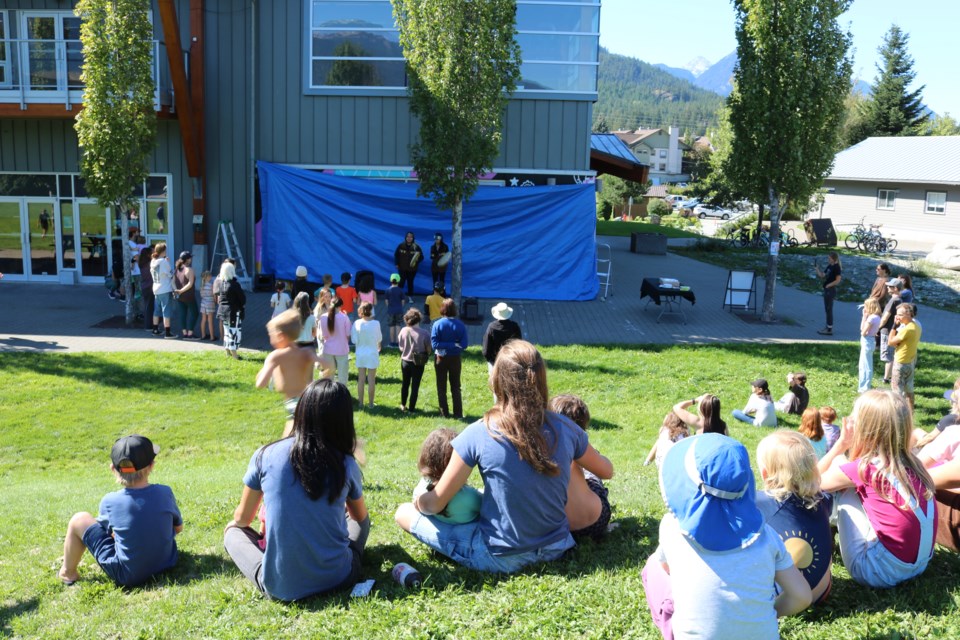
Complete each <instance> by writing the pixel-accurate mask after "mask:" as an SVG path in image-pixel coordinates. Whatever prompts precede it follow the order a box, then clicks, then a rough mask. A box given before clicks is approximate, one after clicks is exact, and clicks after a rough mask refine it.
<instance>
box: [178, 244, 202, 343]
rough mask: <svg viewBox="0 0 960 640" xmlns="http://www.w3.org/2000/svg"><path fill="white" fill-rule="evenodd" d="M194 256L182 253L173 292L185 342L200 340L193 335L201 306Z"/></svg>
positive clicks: (186, 252)
mask: <svg viewBox="0 0 960 640" xmlns="http://www.w3.org/2000/svg"><path fill="white" fill-rule="evenodd" d="M191 265H193V254H191V253H190V252H189V251H181V252H180V257H179V258H178V259H177V265H176V267H177V270H176V274H175V275H174V279H173V282H174V286H175V287H176V288H175V289H174V291H173V293H174V295H175V296H176V299H177V308H178V309H179V310H180V314H179V315H180V331H181V334H182V335H181V337H182V338H183V339H184V340H199V338H198V337H197V336H195V335H194V334H193V327H194V325H196V324H197V317H198V316H199V315H200V306H199V304H198V303H197V275H196V272H194V270H193V266H191Z"/></svg>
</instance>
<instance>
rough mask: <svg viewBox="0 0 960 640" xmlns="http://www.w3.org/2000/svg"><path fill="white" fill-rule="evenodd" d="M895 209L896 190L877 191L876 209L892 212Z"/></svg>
mask: <svg viewBox="0 0 960 640" xmlns="http://www.w3.org/2000/svg"><path fill="white" fill-rule="evenodd" d="M896 208H897V190H896V189H877V209H883V210H886V211H893V210H894V209H896Z"/></svg>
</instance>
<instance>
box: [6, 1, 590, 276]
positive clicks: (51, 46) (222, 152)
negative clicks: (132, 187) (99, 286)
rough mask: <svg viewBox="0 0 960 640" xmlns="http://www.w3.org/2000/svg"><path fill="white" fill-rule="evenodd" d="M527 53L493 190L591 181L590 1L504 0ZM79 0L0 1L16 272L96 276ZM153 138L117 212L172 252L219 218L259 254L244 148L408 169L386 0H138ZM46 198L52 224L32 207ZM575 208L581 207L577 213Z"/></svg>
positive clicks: (11, 253)
mask: <svg viewBox="0 0 960 640" xmlns="http://www.w3.org/2000/svg"><path fill="white" fill-rule="evenodd" d="M516 5H517V9H516V20H517V22H516V25H517V31H518V33H517V41H518V43H519V44H520V47H521V54H522V60H523V64H522V67H521V76H522V78H521V80H520V82H519V86H518V89H517V91H516V93H514V94H513V96H511V100H510V101H509V103H508V105H507V108H506V111H505V116H504V121H503V137H502V140H501V145H500V153H499V156H498V157H497V158H496V160H495V161H494V168H493V171H492V172H491V174H490V175H488V176H486V177H487V178H488V180H487V181H486V184H487V185H488V186H492V187H499V188H514V187H522V186H525V185H564V184H575V183H576V184H582V183H589V182H592V181H593V179H594V176H595V173H594V171H593V170H592V169H591V168H590V125H591V122H592V120H593V103H594V102H595V101H596V100H597V68H598V51H599V42H598V41H599V30H600V3H599V2H597V1H596V0H517V3H516ZM75 6H76V0H4V2H3V4H2V5H0V243H2V246H0V271H3V272H4V273H5V274H6V276H7V277H8V278H10V279H12V280H28V281H37V282H60V281H63V282H98V281H102V279H103V277H104V276H105V275H106V274H107V273H108V272H109V271H110V269H111V265H112V262H113V261H112V253H113V252H114V250H115V249H114V248H115V247H119V241H120V239H119V238H118V237H117V236H118V226H117V224H116V221H117V219H118V218H117V216H118V215H119V212H111V211H109V210H105V209H103V208H102V207H98V206H97V205H96V204H95V203H94V202H93V200H92V199H90V198H89V195H88V194H87V193H86V191H85V189H84V186H83V183H82V181H81V180H80V179H79V175H78V174H79V157H80V151H79V146H78V144H77V137H76V134H75V132H74V130H73V120H74V118H75V116H76V113H77V112H78V110H79V108H80V107H81V104H80V103H81V101H82V89H83V87H82V84H81V81H80V75H79V71H80V66H81V64H82V51H81V47H80V42H79V26H80V22H79V19H78V18H76V17H75V16H74V14H73V8H74V7H75ZM150 6H151V18H152V21H153V24H154V42H153V46H154V51H155V54H154V64H153V70H154V78H155V79H156V82H157V89H156V96H157V98H156V105H155V106H156V110H157V118H158V144H157V148H156V150H155V151H154V153H153V155H152V157H151V159H150V163H149V164H150V167H149V168H150V178H149V179H148V180H147V181H146V183H145V184H144V185H142V188H141V189H139V190H138V194H139V197H140V203H139V206H138V207H137V209H136V210H135V211H132V212H128V214H129V215H131V217H132V218H133V219H134V224H137V225H138V226H139V227H140V228H141V230H142V231H143V232H144V233H145V235H146V237H147V239H148V240H149V241H150V242H159V241H164V242H166V243H167V244H168V246H169V252H170V254H171V255H176V254H177V253H179V252H180V251H181V250H183V249H191V250H194V253H195V255H197V256H198V258H197V259H195V262H197V263H198V264H200V263H202V262H204V261H203V260H201V259H199V256H201V255H203V253H201V252H202V251H203V250H204V249H206V250H207V254H208V257H209V251H210V250H211V249H212V245H213V238H214V234H215V232H216V230H217V229H218V225H219V223H220V222H223V221H230V222H232V223H233V225H234V227H235V229H236V232H237V239H238V241H239V245H240V247H241V248H242V251H243V253H244V256H245V259H246V263H247V266H248V267H252V266H253V264H254V263H255V262H256V252H255V247H256V246H257V244H256V235H257V222H258V220H259V219H260V214H261V212H260V196H259V192H258V179H257V172H256V162H257V161H258V160H264V161H268V162H272V163H279V164H286V165H293V166H297V167H300V168H306V169H310V170H315V171H324V172H329V173H335V174H338V175H344V176H355V177H362V178H377V179H394V180H415V176H413V175H412V164H411V159H410V154H409V145H410V143H411V142H415V141H416V140H417V136H418V131H419V129H418V126H419V125H418V122H417V120H416V118H415V117H414V116H412V115H411V113H410V103H409V98H408V97H407V86H406V73H405V63H404V59H403V55H402V51H401V48H400V44H399V32H398V30H397V27H396V24H395V23H394V19H393V12H392V7H391V4H390V2H389V0H364V1H344V0H273V1H271V2H257V1H256V0H172V1H170V2H167V1H164V2H159V3H158V1H157V0H150ZM44 211H47V217H45V218H44V219H49V220H50V222H49V223H48V227H49V230H48V232H47V233H43V230H42V228H41V225H40V223H39V221H40V217H41V216H42V215H43V212H44ZM583 213H584V215H591V216H592V215H594V212H593V211H585V212H583Z"/></svg>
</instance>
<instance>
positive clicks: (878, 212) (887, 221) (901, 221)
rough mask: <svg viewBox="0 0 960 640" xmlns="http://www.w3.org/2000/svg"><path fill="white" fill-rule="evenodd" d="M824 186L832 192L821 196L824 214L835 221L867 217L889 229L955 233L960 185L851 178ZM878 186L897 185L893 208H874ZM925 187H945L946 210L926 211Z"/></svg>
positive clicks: (850, 222)
mask: <svg viewBox="0 0 960 640" xmlns="http://www.w3.org/2000/svg"><path fill="white" fill-rule="evenodd" d="M824 186H825V187H831V188H833V189H834V190H835V191H834V193H828V194H827V195H826V197H825V198H824V204H823V217H824V218H831V219H832V220H833V223H834V225H841V230H843V227H842V225H853V224H856V223H857V222H860V219H861V218H864V217H866V220H865V222H866V223H872V224H883V225H884V226H885V227H888V228H892V229H902V230H904V231H911V232H922V233H930V234H943V233H947V234H955V233H957V231H956V230H957V229H958V223H960V187H953V186H947V185H918V184H908V183H899V182H889V183H876V182H851V181H834V180H828V181H826V182H825V183H824ZM878 189H898V190H899V193H898V194H897V201H896V208H895V209H894V210H892V211H888V210H884V209H877V190H878ZM928 191H945V192H946V193H947V206H946V210H945V213H943V214H932V213H926V212H925V211H926V199H927V192H928Z"/></svg>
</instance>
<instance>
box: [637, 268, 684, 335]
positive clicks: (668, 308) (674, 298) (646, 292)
mask: <svg viewBox="0 0 960 640" xmlns="http://www.w3.org/2000/svg"><path fill="white" fill-rule="evenodd" d="M660 280H661V279H660V278H644V279H643V282H641V283H640V299H641V300H642V299H643V298H647V297H649V298H650V300H648V301H647V304H650V302H654V303H656V304H657V306H660V304H661V302H663V303H665V304H664V305H663V310H662V311H661V312H660V315H659V316H657V322H660V318H662V317H663V316H664V315H666V314H668V313H674V314H680V317H682V318H683V323H684V324H686V323H687V315H686V314H685V313H684V312H683V309H682V308H681V307H680V303H681V301H682V300H687V301H689V302H690V304H691V305H694V304H696V303H697V297H696V296H695V295H694V293H693V289H691V288H690V287H684V286H683V285H680V286H678V287H664V286H661V285H660Z"/></svg>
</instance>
